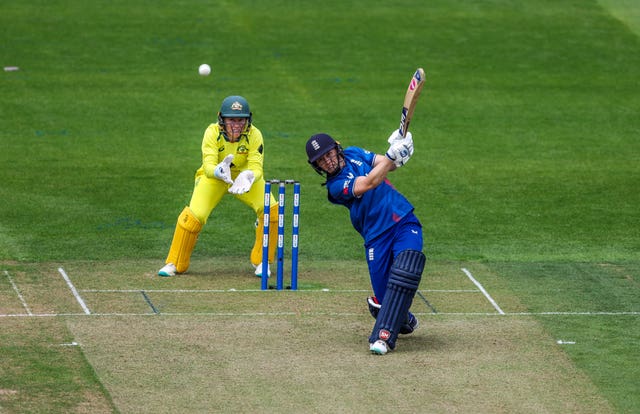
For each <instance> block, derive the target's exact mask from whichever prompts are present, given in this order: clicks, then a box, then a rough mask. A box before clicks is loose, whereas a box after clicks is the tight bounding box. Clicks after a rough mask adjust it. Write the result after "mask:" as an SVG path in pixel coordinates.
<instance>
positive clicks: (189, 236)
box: [166, 207, 202, 273]
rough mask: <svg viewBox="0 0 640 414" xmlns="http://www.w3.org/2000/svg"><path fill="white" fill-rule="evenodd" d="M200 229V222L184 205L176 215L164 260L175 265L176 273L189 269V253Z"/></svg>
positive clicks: (194, 244)
mask: <svg viewBox="0 0 640 414" xmlns="http://www.w3.org/2000/svg"><path fill="white" fill-rule="evenodd" d="M200 230H202V223H201V222H200V220H198V218H197V217H196V216H194V215H193V213H192V212H191V209H190V208H189V207H185V208H184V210H182V213H180V216H178V223H177V224H176V230H175V232H174V233H173V240H172V241H171V248H170V249H169V255H168V256H167V260H166V262H167V263H173V264H174V265H176V270H177V271H178V273H184V272H186V271H187V269H189V262H190V261H191V253H192V252H193V248H194V247H195V246H196V241H197V240H198V234H199V233H200Z"/></svg>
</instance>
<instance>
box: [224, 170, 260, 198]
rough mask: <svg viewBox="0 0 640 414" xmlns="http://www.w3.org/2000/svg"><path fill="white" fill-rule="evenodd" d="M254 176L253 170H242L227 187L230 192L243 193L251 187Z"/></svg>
mask: <svg viewBox="0 0 640 414" xmlns="http://www.w3.org/2000/svg"><path fill="white" fill-rule="evenodd" d="M253 180H255V176H254V175H253V171H251V170H244V171H242V172H241V173H240V174H238V176H237V177H236V180H235V181H234V182H233V185H232V186H231V187H230V188H229V192H230V193H231V194H244V193H246V192H247V191H249V190H250V189H251V186H252V185H253Z"/></svg>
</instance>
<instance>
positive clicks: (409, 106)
mask: <svg viewBox="0 0 640 414" xmlns="http://www.w3.org/2000/svg"><path fill="white" fill-rule="evenodd" d="M423 86H424V69H422V68H418V69H417V70H416V73H414V74H413V77H411V82H409V88H407V93H406V94H405V95H404V105H403V106H402V115H401V116H400V128H399V130H400V135H402V136H403V137H404V136H405V135H406V134H407V131H408V130H409V124H410V123H411V118H412V117H413V111H414V110H415V109H416V104H417V103H418V98H419V97H420V92H422V87H423Z"/></svg>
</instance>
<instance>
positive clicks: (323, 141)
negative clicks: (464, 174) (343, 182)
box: [307, 133, 344, 177]
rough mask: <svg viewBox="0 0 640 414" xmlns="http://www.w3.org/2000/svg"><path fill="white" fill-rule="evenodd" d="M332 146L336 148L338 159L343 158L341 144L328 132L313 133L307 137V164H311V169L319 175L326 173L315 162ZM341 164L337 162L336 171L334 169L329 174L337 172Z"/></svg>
mask: <svg viewBox="0 0 640 414" xmlns="http://www.w3.org/2000/svg"><path fill="white" fill-rule="evenodd" d="M334 148H335V149H337V150H338V159H339V160H340V158H344V153H343V152H342V146H341V145H340V143H339V142H338V141H336V140H335V139H333V138H331V136H329V134H324V133H320V134H315V135H312V136H311V138H309V140H308V141H307V157H308V161H309V164H311V166H312V167H313V169H314V170H315V171H316V172H317V173H318V174H320V175H325V174H326V171H324V170H323V169H322V168H320V167H319V166H318V164H317V161H318V159H320V157H322V156H323V155H325V154H326V153H328V152H329V151H331V150H332V149H334ZM341 165H342V164H341V163H340V162H338V169H337V171H334V172H333V173H331V175H336V174H337V173H339V172H340V170H342V168H341ZM327 176H328V177H329V176H330V175H328V174H327Z"/></svg>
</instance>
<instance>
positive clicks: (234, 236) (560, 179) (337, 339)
mask: <svg viewBox="0 0 640 414" xmlns="http://www.w3.org/2000/svg"><path fill="white" fill-rule="evenodd" d="M0 10H1V12H0V51H1V53H0V65H1V66H2V67H13V66H17V67H19V70H17V71H3V72H0V97H1V98H0V182H1V184H0V200H2V203H0V328H1V329H0V351H1V352H2V355H3V358H2V359H0V412H2V413H5V412H7V413H18V412H30V413H33V412H78V413H83V412H92V413H93V412H120V413H129V412H136V413H137V412H156V413H157V412H212V411H219V412H238V411H239V412H304V411H307V412H318V411H326V410H327V404H328V403H331V410H332V411H335V412H354V411H362V410H363V409H370V408H371V407H374V406H375V407H379V408H380V409H381V410H396V411H400V412H420V411H425V412H426V411H432V412H470V411H474V412H553V413H555V412H567V411H569V412H594V413H596V412H598V413H601V412H620V413H632V412H638V411H640V397H639V395H640V383H639V382H638V379H637V377H638V375H637V372H638V371H637V368H636V367H637V366H639V365H640V361H639V360H638V355H640V348H639V347H640V346H639V345H638V344H639V343H640V324H639V323H638V316H639V314H638V313H639V312H640V300H639V299H638V298H639V297H640V292H639V291H640V289H639V286H638V278H639V276H640V237H639V235H638V223H640V220H639V219H640V214H639V213H638V207H637V206H638V205H640V192H638V191H637V187H638V183H639V182H640V140H638V133H639V132H640V118H639V117H638V113H640V84H639V83H638V79H640V39H639V37H638V36H639V33H640V30H639V29H638V28H639V27H640V25H639V23H638V22H639V21H640V20H638V18H637V16H638V15H639V12H638V6H636V5H634V4H632V2H629V1H625V0H620V1H617V0H599V1H582V0H581V1H572V0H563V1H560V2H558V1H545V0H533V1H515V2H514V1H471V0H469V1H463V2H457V3H455V2H454V3H452V2H450V1H430V2H428V4H422V3H417V2H415V1H402V2H395V3H394V4H388V3H385V2H380V1H373V2H372V1H369V2H360V1H355V2H339V1H334V0H329V1H326V2H323V4H322V5H320V4H313V5H311V4H300V3H296V2H289V1H268V2H258V1H249V0H245V1H240V2H228V1H222V2H216V4H215V5H212V4H205V3H202V2H197V1H191V0H187V1H184V2H181V3H180V4H179V5H177V4H176V3H175V2H168V1H158V2H153V3H148V2H137V1H133V2H123V1H110V2H100V3H95V2H94V3H87V2H80V1H47V2H17V1H9V2H4V3H3V5H2V6H0ZM409 10H411V11H412V12H408V11H409ZM201 63H209V64H210V65H211V66H212V69H213V73H212V75H211V76H209V77H200V76H198V74H197V68H198V66H199V65H200V64H201ZM418 66H423V67H424V68H425V70H426V73H427V84H426V86H425V90H424V92H423V95H422V97H421V101H420V103H419V104H418V108H417V110H416V114H415V118H414V121H413V122H412V126H411V128H412V132H413V134H414V139H415V142H416V152H415V155H414V157H413V158H412V160H411V162H410V163H408V164H407V166H406V167H403V168H402V169H400V170H398V171H396V172H394V173H393V174H392V175H391V177H390V178H391V180H392V182H393V183H394V185H395V186H396V187H398V188H399V189H400V190H401V191H402V192H403V193H405V194H406V195H407V196H408V198H409V199H410V200H411V201H412V202H413V203H414V205H415V206H416V213H417V215H418V216H419V218H420V219H421V220H422V222H423V223H424V226H425V229H424V230H425V231H424V233H425V242H426V253H427V256H428V258H429V262H428V264H427V268H426V270H425V276H424V279H423V282H422V284H421V289H420V293H421V296H419V297H417V298H416V302H415V303H414V308H413V309H414V310H415V311H416V313H417V314H418V315H419V316H420V319H421V321H422V328H421V329H420V331H418V332H416V335H414V336H411V337H409V338H406V339H404V340H403V341H402V342H401V343H400V346H399V348H398V351H397V352H394V353H392V354H391V355H389V356H385V357H383V358H374V357H372V356H370V355H368V353H367V352H366V337H367V335H368V331H369V330H370V328H371V323H372V321H371V319H370V316H369V315H368V313H367V311H366V308H365V306H364V298H365V297H366V296H367V294H368V281H367V275H366V267H365V266H366V265H365V263H364V260H363V259H362V248H361V244H362V242H361V240H360V239H359V237H358V236H357V235H356V234H355V232H354V231H353V230H352V229H351V228H350V224H349V222H348V214H347V212H346V210H344V209H343V208H339V207H336V206H331V205H329V203H327V202H326V196H325V193H324V190H323V189H322V188H321V187H320V183H321V178H320V177H319V176H317V175H316V174H315V173H314V172H313V171H312V170H311V168H309V167H308V165H307V163H306V159H305V154H304V142H305V141H306V139H307V138H308V136H310V135H311V134H313V133H316V132H321V131H323V132H329V133H331V134H332V135H334V136H335V137H337V138H339V139H340V140H341V141H342V143H343V144H345V145H359V146H365V147H367V148H370V149H372V150H375V151H378V152H383V151H384V150H385V149H386V148H385V145H386V142H385V139H386V137H387V136H388V135H389V133H390V132H391V131H392V130H393V128H395V127H397V124H398V120H399V107H400V106H401V101H402V95H403V93H404V91H405V89H406V83H407V81H408V80H409V78H410V76H411V74H412V73H413V71H414V70H415V68H416V67H418ZM230 94H242V95H244V96H246V97H247V99H248V100H249V102H250V103H251V106H252V111H253V113H254V122H255V124H256V125H257V126H258V127H259V128H260V129H261V130H262V132H263V134H264V135H265V143H266V156H265V159H266V165H265V175H266V176H267V177H273V178H289V177H295V178H297V179H299V180H300V181H301V183H302V203H301V209H302V212H301V224H300V225H301V252H300V254H301V256H300V257H301V266H302V267H301V275H300V288H301V290H300V292H271V291H270V292H256V291H253V289H256V288H257V287H258V286H259V283H258V281H257V280H256V279H255V278H254V277H252V275H251V269H250V266H249V265H248V253H249V249H250V247H251V245H252V243H253V235H252V233H253V221H254V217H252V213H251V212H250V211H247V210H248V209H246V208H245V207H244V206H242V205H241V204H240V203H237V202H235V201H234V200H231V199H229V200H225V201H224V202H223V203H222V204H221V205H220V206H219V207H218V208H217V209H216V210H215V212H214V213H213V215H212V217H211V218H210V220H209V222H208V223H207V225H206V226H205V228H204V230H203V232H202V233H201V236H200V239H199V242H198V245H197V246H196V250H195V252H194V255H193V259H192V263H193V266H192V269H191V271H190V272H189V274H188V275H186V276H184V277H179V278H172V279H160V278H158V277H156V276H155V272H156V271H157V269H158V268H159V267H160V266H161V265H162V263H163V260H164V257H165V255H166V252H167V250H168V247H169V243H170V239H171V235H172V233H173V227H174V223H175V220H176V217H177V216H178V214H179V212H180V211H181V210H182V208H183V207H184V205H185V204H186V203H187V202H188V200H189V197H190V194H191V186H192V179H193V172H194V171H195V169H196V168H197V167H198V164H199V162H200V153H199V147H200V141H201V138H202V134H203V132H204V129H205V128H206V126H207V125H208V124H209V123H210V122H213V121H214V119H215V113H216V112H217V110H218V106H219V103H220V101H221V100H222V99H223V98H224V97H225V96H227V95H230ZM243 252H246V256H245V255H243ZM59 268H61V269H63V270H64V271H65V272H66V273H67V274H68V276H69V279H70V281H71V282H72V283H73V285H74V286H75V287H76V288H77V290H78V295H79V296H77V297H76V296H74V295H73V292H72V290H71V289H70V286H69V284H67V283H66V281H65V280H64V278H63V276H62V274H61V272H60V271H59V270H58V269H59ZM462 269H466V270H467V271H469V272H470V274H471V275H473V276H474V277H475V278H476V279H477V281H478V283H479V284H480V285H481V286H482V287H483V288H484V289H486V292H487V293H488V295H489V297H490V298H491V299H493V300H494V301H495V304H496V305H497V306H498V307H499V308H497V307H496V306H494V304H492V302H491V301H490V300H489V297H488V296H487V295H485V294H483V292H482V291H481V290H480V289H479V287H478V285H476V284H474V283H473V281H472V280H471V278H470V277H469V276H468V275H467V274H466V273H465V272H464V271H463V270H462ZM229 289H236V291H235V292H230V291H229ZM323 289H328V291H323ZM265 295H266V296H265ZM77 298H82V299H83V300H84V301H85V304H86V306H87V310H88V312H86V311H85V309H83V308H82V306H81V305H80V302H79V301H78V300H77ZM500 311H502V312H500ZM503 313H504V314H503ZM557 340H562V341H566V342H570V343H568V344H565V343H562V344H558V343H557ZM572 342H575V343H572ZM74 344H75V345H74ZM380 381H382V382H383V386H378V385H379V384H380ZM399 395H400V396H402V397H401V398H399V397H398V396H399Z"/></svg>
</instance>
